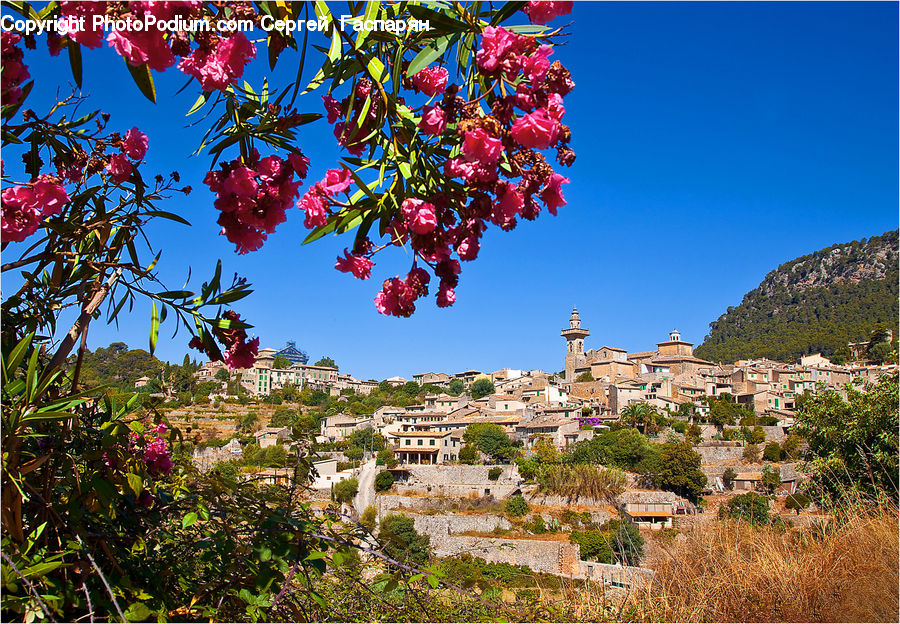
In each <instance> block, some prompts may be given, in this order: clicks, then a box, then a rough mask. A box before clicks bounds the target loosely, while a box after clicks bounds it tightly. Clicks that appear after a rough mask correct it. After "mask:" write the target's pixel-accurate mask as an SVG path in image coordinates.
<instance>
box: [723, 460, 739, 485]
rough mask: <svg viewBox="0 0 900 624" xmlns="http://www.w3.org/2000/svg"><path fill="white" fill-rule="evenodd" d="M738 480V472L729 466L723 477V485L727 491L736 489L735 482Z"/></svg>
mask: <svg viewBox="0 0 900 624" xmlns="http://www.w3.org/2000/svg"><path fill="white" fill-rule="evenodd" d="M736 478H737V471H736V470H735V469H734V468H732V467H731V466H729V467H728V468H726V469H725V473H724V474H723V475H722V484H723V485H724V486H725V488H726V489H728V490H730V489H731V488H733V487H734V480H735V479H736Z"/></svg>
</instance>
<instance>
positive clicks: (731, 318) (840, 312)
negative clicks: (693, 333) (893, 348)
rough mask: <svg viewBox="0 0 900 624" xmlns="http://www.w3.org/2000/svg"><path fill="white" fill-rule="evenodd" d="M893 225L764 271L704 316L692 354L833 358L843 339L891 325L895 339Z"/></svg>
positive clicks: (842, 352)
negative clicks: (720, 310)
mask: <svg viewBox="0 0 900 624" xmlns="http://www.w3.org/2000/svg"><path fill="white" fill-rule="evenodd" d="M897 262H898V232H897V230H894V231H892V232H887V233H885V234H883V235H881V236H875V237H872V238H870V239H868V240H866V239H863V240H860V241H853V242H851V243H844V244H838V245H832V246H831V247H828V248H826V249H822V250H820V251H817V252H815V253H812V254H809V255H806V256H801V257H799V258H796V259H795V260H791V261H790V262H787V263H785V264H783V265H781V266H779V267H778V268H777V269H775V270H774V271H772V272H770V273H769V274H768V275H766V278H765V279H764V280H763V281H762V283H761V284H760V285H759V286H758V287H757V288H755V289H754V290H752V291H750V292H749V293H747V294H746V295H744V300H743V301H742V302H741V304H740V305H739V306H737V307H735V308H732V307H729V308H728V310H727V311H726V313H725V314H723V315H722V316H720V317H719V318H718V320H716V321H714V322H713V323H710V332H709V335H708V336H707V337H706V340H705V341H704V342H703V344H702V345H700V346H699V347H697V349H696V353H697V356H698V357H702V358H704V359H708V360H713V361H717V362H733V361H735V360H737V359H741V358H757V357H769V358H772V359H777V360H782V361H791V360H796V359H798V358H800V357H801V356H803V355H807V354H810V353H817V352H821V353H822V354H824V355H826V356H829V357H832V356H834V357H837V359H838V360H840V359H841V358H842V357H846V356H847V348H846V345H847V342H848V341H854V342H855V341H861V340H868V339H869V337H870V335H871V333H872V331H873V330H875V329H876V328H879V327H881V328H889V329H890V328H893V330H894V341H895V343H894V344H895V345H896V340H897V333H898V332H897V318H898V312H900V311H898V287H897V283H898V265H897Z"/></svg>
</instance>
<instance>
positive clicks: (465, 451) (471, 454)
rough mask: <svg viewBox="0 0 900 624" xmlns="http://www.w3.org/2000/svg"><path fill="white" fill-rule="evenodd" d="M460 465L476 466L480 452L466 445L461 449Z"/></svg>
mask: <svg viewBox="0 0 900 624" xmlns="http://www.w3.org/2000/svg"><path fill="white" fill-rule="evenodd" d="M459 463H461V464H475V463H478V451H477V450H476V449H475V447H474V446H471V445H469V444H466V445H465V446H464V447H462V448H461V449H459Z"/></svg>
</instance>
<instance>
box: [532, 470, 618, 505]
mask: <svg viewBox="0 0 900 624" xmlns="http://www.w3.org/2000/svg"><path fill="white" fill-rule="evenodd" d="M537 482H538V485H539V487H540V489H541V491H542V492H546V493H549V494H556V495H558V496H563V497H566V498H568V499H570V500H571V499H577V498H593V499H595V500H609V501H613V500H615V498H616V497H617V496H618V495H620V494H621V493H622V492H624V491H625V484H626V477H625V473H624V472H622V471H620V470H613V469H609V468H603V467H601V466H593V465H577V466H569V465H565V464H557V465H550V466H547V467H546V468H544V469H543V470H542V471H541V472H540V473H539V474H538V475H537Z"/></svg>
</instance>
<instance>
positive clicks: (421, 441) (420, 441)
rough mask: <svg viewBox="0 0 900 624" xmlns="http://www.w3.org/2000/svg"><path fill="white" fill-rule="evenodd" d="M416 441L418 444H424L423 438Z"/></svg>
mask: <svg viewBox="0 0 900 624" xmlns="http://www.w3.org/2000/svg"><path fill="white" fill-rule="evenodd" d="M416 442H418V444H419V446H422V445H423V444H424V441H423V440H416Z"/></svg>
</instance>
